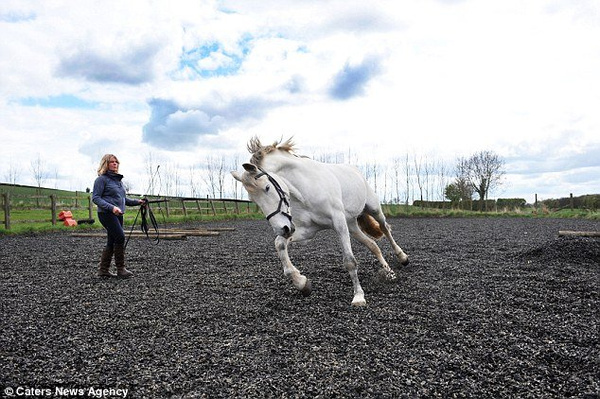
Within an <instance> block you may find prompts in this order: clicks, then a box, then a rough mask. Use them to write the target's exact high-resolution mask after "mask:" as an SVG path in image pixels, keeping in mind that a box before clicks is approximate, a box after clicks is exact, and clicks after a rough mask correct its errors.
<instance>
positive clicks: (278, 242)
mask: <svg viewBox="0 0 600 399" xmlns="http://www.w3.org/2000/svg"><path fill="white" fill-rule="evenodd" d="M289 242H290V240H289V239H288V238H284V237H282V236H277V238H275V248H276V249H277V254H278V255H279V259H280V260H281V264H282V265H283V274H285V275H286V276H288V277H290V278H291V279H292V284H294V287H296V288H297V289H298V290H299V291H300V292H301V293H302V295H304V296H309V295H310V293H311V290H312V288H311V283H310V280H309V279H307V278H306V277H305V276H303V275H302V274H301V273H300V271H299V270H298V269H296V268H295V267H294V265H293V264H292V261H291V260H290V256H289V254H288V244H289Z"/></svg>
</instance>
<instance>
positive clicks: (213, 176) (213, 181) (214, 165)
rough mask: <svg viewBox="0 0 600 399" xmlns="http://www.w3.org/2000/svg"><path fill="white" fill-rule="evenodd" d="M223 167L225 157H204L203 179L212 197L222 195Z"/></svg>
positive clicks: (223, 185) (223, 182)
mask: <svg viewBox="0 0 600 399" xmlns="http://www.w3.org/2000/svg"><path fill="white" fill-rule="evenodd" d="M225 169H226V167H225V157H220V158H217V157H213V156H212V155H209V156H208V157H207V158H206V176H205V178H204V181H205V183H206V185H207V187H208V189H209V191H210V194H211V195H212V198H222V197H223V190H224V188H225V174H226V171H225ZM217 193H218V196H217Z"/></svg>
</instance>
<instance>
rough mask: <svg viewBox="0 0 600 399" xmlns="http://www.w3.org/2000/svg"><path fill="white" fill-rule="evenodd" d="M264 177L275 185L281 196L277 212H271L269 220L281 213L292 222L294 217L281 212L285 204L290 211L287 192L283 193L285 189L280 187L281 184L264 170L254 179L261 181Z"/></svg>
mask: <svg viewBox="0 0 600 399" xmlns="http://www.w3.org/2000/svg"><path fill="white" fill-rule="evenodd" d="M263 176H267V179H269V181H270V182H271V184H272V185H273V187H275V191H277V194H278V195H279V205H277V210H276V211H274V212H271V213H270V214H269V215H268V216H267V220H269V219H271V218H272V217H273V216H275V215H277V214H278V213H281V214H282V215H283V216H285V217H287V218H288V219H289V220H290V222H291V221H292V215H290V214H289V213H287V212H283V211H282V210H281V206H282V205H283V204H285V205H286V206H287V207H288V210H289V209H290V203H289V201H288V200H287V198H286V196H285V192H284V191H283V189H282V188H281V186H280V185H279V183H278V182H277V180H275V179H274V178H273V176H271V175H270V174H268V173H267V172H265V171H264V170H262V169H260V173H259V174H257V175H256V176H255V177H254V179H255V180H256V179H259V178H261V177H263Z"/></svg>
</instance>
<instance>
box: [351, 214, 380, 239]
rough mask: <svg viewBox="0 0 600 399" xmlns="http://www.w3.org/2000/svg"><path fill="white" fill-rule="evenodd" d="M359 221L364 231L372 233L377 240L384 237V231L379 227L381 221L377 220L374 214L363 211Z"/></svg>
mask: <svg viewBox="0 0 600 399" xmlns="http://www.w3.org/2000/svg"><path fill="white" fill-rule="evenodd" d="M357 221H358V226H359V227H360V229H361V230H362V231H363V232H364V233H366V234H368V235H370V236H371V237H373V238H374V239H376V240H378V239H380V238H381V237H383V231H381V227H379V222H377V220H375V218H374V217H373V216H371V215H369V214H368V213H365V212H363V213H361V214H360V216H359V217H358V218H357Z"/></svg>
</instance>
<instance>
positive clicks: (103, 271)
mask: <svg viewBox="0 0 600 399" xmlns="http://www.w3.org/2000/svg"><path fill="white" fill-rule="evenodd" d="M112 257H113V249H112V248H109V247H104V250H103V251H102V256H101V257H100V263H98V277H117V275H116V274H114V273H111V272H110V271H109V270H108V269H110V262H111V260H112Z"/></svg>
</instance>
